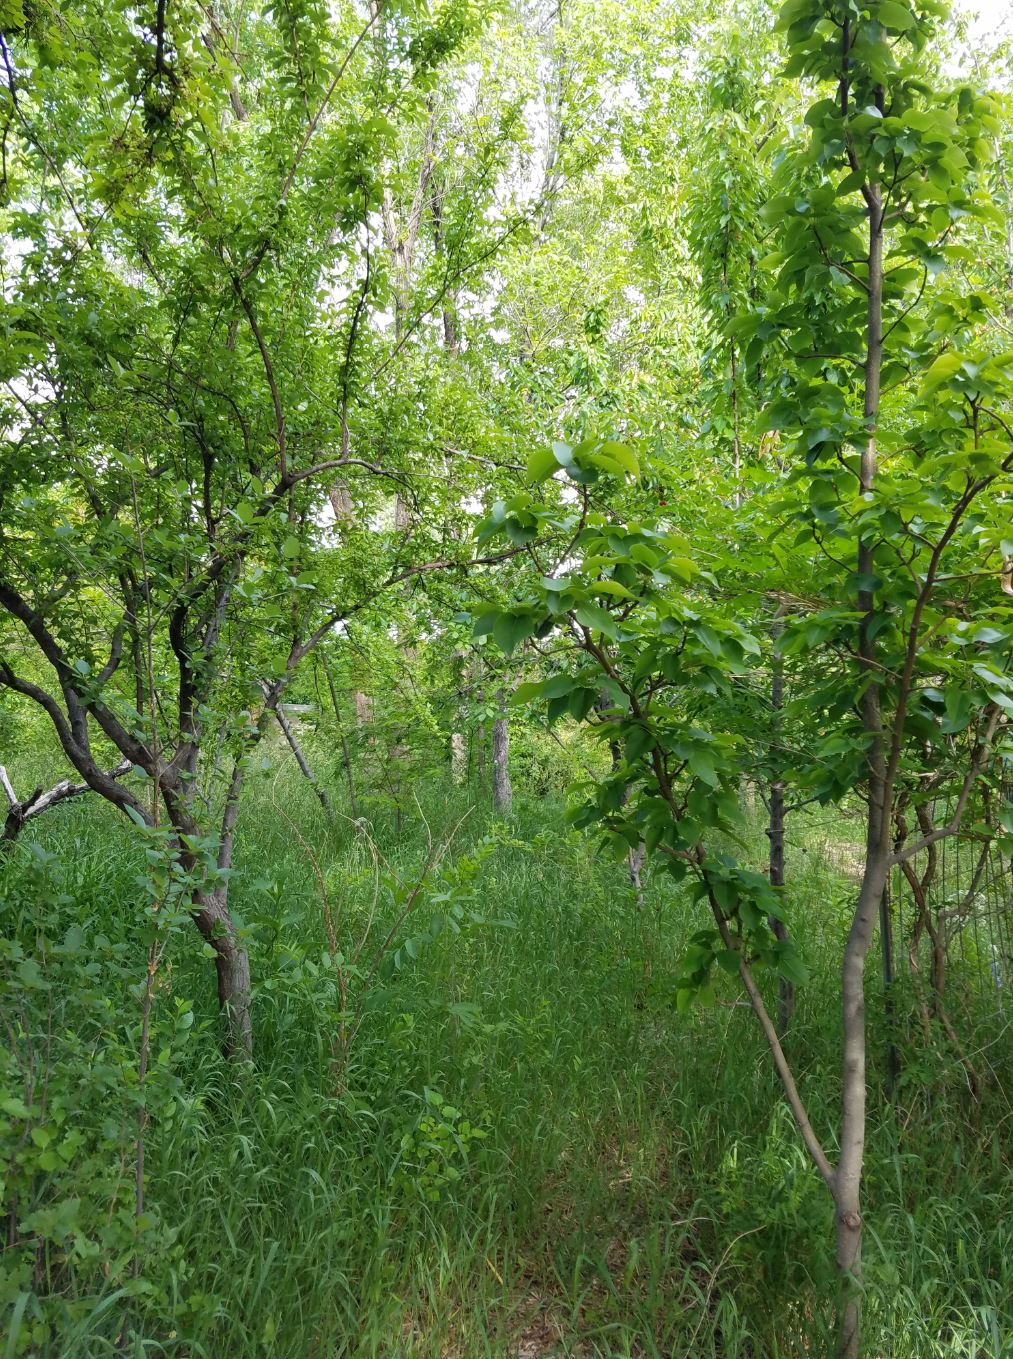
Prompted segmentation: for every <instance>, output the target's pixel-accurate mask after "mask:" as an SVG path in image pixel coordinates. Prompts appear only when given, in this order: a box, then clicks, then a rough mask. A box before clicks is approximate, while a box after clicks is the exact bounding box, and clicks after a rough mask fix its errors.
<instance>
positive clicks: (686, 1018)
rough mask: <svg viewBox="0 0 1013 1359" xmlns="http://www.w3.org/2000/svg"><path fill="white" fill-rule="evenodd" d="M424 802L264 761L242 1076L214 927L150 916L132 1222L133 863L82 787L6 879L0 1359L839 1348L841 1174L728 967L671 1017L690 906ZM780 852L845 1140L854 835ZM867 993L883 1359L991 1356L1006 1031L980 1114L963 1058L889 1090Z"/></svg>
mask: <svg viewBox="0 0 1013 1359" xmlns="http://www.w3.org/2000/svg"><path fill="white" fill-rule="evenodd" d="M412 793H413V796H411V797H410V798H409V799H407V801H406V806H405V808H404V811H403V815H402V817H401V828H400V832H399V833H395V824H394V817H393V814H391V813H390V812H385V811H383V810H382V809H381V810H379V811H378V812H376V814H374V815H372V816H371V818H370V820H369V822H368V824H365V823H359V824H357V823H356V822H355V820H354V819H352V818H350V817H349V816H348V814H347V808H342V807H339V809H338V814H337V816H336V818H335V821H334V823H333V824H331V823H329V822H328V820H327V818H326V817H325V816H324V815H323V813H322V811H321V809H320V808H319V806H318V805H317V804H316V802H315V801H314V798H313V794H312V791H311V790H310V789H309V788H308V787H307V786H306V785H305V784H304V783H302V782H301V781H299V780H298V778H297V777H296V776H294V775H291V774H289V773H288V772H287V770H286V772H285V773H284V775H282V776H278V775H275V774H271V775H269V776H264V777H263V778H262V779H261V781H260V782H259V783H255V784H254V786H253V788H252V790H251V797H250V801H249V804H248V805H247V806H246V808H245V810H244V815H243V820H242V822H241V831H240V837H239V843H238V846H237V853H236V873H235V877H234V880H233V883H232V897H233V905H234V908H235V911H236V914H237V915H238V916H239V918H240V919H241V921H242V922H243V925H244V928H245V930H246V932H247V936H248V939H249V942H250V947H251V951H252V956H253V968H254V977H255V1003H254V1009H255V1026H256V1059H255V1063H254V1065H253V1067H252V1069H249V1070H236V1069H232V1068H229V1067H228V1066H227V1065H226V1064H225V1063H224V1062H223V1061H222V1059H221V1058H220V1057H219V1055H218V1051H217V1041H218V1020H217V1016H216V1013H215V1002H214V995H213V968H212V967H211V965H210V964H209V963H208V961H207V960H206V959H205V958H204V957H203V956H202V955H201V950H200V947H199V939H198V936H197V934H196V931H193V930H192V929H190V927H188V926H186V927H183V926H177V927H174V928H171V929H167V930H166V931H164V932H163V935H162V936H161V945H162V947H163V949H164V951H163V952H162V953H161V956H160V957H159V960H158V967H157V970H156V974H155V979H154V992H153V997H154V1002H153V1014H152V1037H151V1057H150V1070H149V1076H148V1078H147V1081H146V1084H145V1089H144V1094H143V1098H144V1101H145V1102H146V1105H147V1108H148V1111H149V1122H148V1125H147V1130H146V1135H145V1153H146V1160H145V1183H144V1196H143V1197H144V1203H143V1213H142V1214H141V1216H140V1218H139V1219H138V1218H137V1217H136V1207H137V1202H136V1197H135V1195H136V1187H135V1167H136V1143H137V1127H138V1108H139V1105H140V1103H141V1092H140V1091H139V1088H138V1080H137V1062H138V1051H139V1046H140V1024H141V995H142V989H143V979H144V973H145V957H146V949H147V943H146V938H147V936H146V935H145V928H146V920H145V917H146V915H147V909H146V906H147V902H146V897H145V888H144V856H143V850H142V848H141V847H140V845H139V843H138V838H137V836H136V834H135V832H134V829H133V828H132V827H131V826H130V825H129V824H127V823H125V822H123V821H121V820H118V819H117V818H116V817H115V816H114V815H113V814H112V813H110V812H109V811H108V810H107V809H105V808H104V807H101V806H99V805H97V804H96V803H95V802H94V801H91V800H85V799H80V800H78V801H77V802H75V803H71V804H67V805H64V806H62V807H60V808H57V809H55V810H54V811H53V812H52V813H50V814H49V815H48V816H47V818H45V820H44V821H43V820H42V819H40V821H39V822H36V823H34V824H33V825H32V826H31V831H32V835H31V836H30V837H28V838H26V841H25V843H23V844H21V845H19V847H18V849H17V852H16V854H15V855H14V856H13V857H12V859H11V861H10V862H9V863H8V864H7V865H6V867H5V868H4V869H3V877H2V880H0V883H2V900H0V910H2V919H3V936H4V942H3V946H2V947H3V954H2V955H0V957H2V971H0V977H2V984H3V1014H4V1025H5V1038H4V1042H5V1054H4V1057H3V1062H4V1066H3V1072H2V1074H3V1097H4V1098H3V1103H2V1105H0V1150H2V1155H3V1167H2V1170H3V1174H4V1178H5V1184H4V1201H3V1214H5V1215H6V1216H5V1217H3V1226H4V1232H5V1241H6V1243H7V1245H6V1249H5V1251H4V1254H3V1257H2V1259H0V1309H2V1316H3V1320H2V1322H0V1333H2V1334H3V1335H4V1337H5V1339H4V1340H3V1341H0V1356H3V1359H13V1356H15V1355H23V1354H34V1355H39V1356H43V1355H44V1356H54V1359H55V1357H56V1356H59V1357H60V1359H90V1356H96V1359H97V1357H98V1356H103V1355H121V1354H122V1355H129V1356H141V1355H151V1356H157V1355H165V1356H192V1359H252V1356H274V1357H276V1359H314V1357H315V1356H319V1359H337V1356H349V1357H351V1356H356V1359H359V1357H361V1359H365V1356H398V1357H400V1356H404V1359H416V1357H417V1359H423V1356H425V1359H438V1357H439V1359H454V1357H456V1359H485V1357H486V1356H488V1359H493V1356H495V1357H496V1359H500V1357H503V1356H511V1359H513V1357H514V1356H519V1355H522V1356H525V1357H526V1359H533V1357H535V1356H540V1355H574V1356H576V1355H589V1356H590V1355H597V1356H617V1357H619V1356H630V1357H631V1359H632V1356H654V1359H669V1356H682V1355H685V1356H687V1359H688V1357H689V1356H704V1357H705V1359H706V1357H707V1356H714V1359H717V1357H718V1356H720V1359H768V1357H769V1359H778V1357H780V1356H785V1357H787V1356H799V1359H801V1357H802V1356H819V1355H824V1354H827V1353H829V1352H830V1351H829V1345H830V1342H829V1339H828V1333H827V1329H826V1313H827V1302H826V1299H827V1297H828V1295H829V1291H830V1290H831V1289H832V1270H831V1264H832V1262H831V1261H830V1260H829V1259H828V1256H827V1244H826V1243H827V1241H828V1239H829V1236H830V1232H829V1225H830V1204H829V1199H828V1196H827V1194H826V1192H825V1189H824V1188H823V1186H822V1184H821V1182H820V1181H819V1179H818V1177H817V1176H816V1175H815V1174H814V1172H813V1171H812V1170H811V1168H810V1167H809V1165H808V1164H807V1161H806V1158H805V1155H804V1153H803V1151H802V1150H801V1149H800V1145H799V1142H798V1138H797V1137H796V1135H795V1133H794V1130H793V1126H792V1124H791V1121H790V1119H789V1117H788V1115H787V1113H786V1111H785V1109H784V1106H783V1104H782V1102H781V1100H780V1099H779V1097H778V1091H777V1089H776V1087H775V1084H774V1080H773V1077H772V1075H771V1070H770V1065H769V1062H768V1060H767V1057H766V1054H765V1052H764V1050H763V1048H762V1045H761V1040H760V1038H759V1036H758V1033H757V1031H756V1027H755V1022H754V1020H753V1018H752V1016H751V1014H750V1012H749V1011H748V1010H747V1009H746V1008H745V1007H744V1006H743V1004H742V1002H741V999H740V997H739V995H738V994H737V992H736V988H735V984H734V983H733V981H732V980H731V979H729V978H723V979H722V984H721V986H720V987H719V990H718V996H717V1001H716V1003H715V1004H713V1005H711V1006H709V1007H706V1008H697V1009H693V1010H690V1011H689V1012H687V1013H677V1011H676V1008H675V1005H674V977H675V974H676V963H677V959H678V957H679V953H680V950H681V948H682V947H683V945H684V943H685V940H686V938H687V936H688V935H689V934H690V933H691V932H692V930H693V928H694V927H695V924H696V921H695V918H694V915H693V912H692V910H691V909H690V908H688V907H687V906H686V904H685V902H684V901H683V900H682V899H681V898H680V897H678V896H677V895H676V894H675V891H674V889H672V888H671V886H670V885H668V884H667V883H666V882H665V881H654V882H649V883H648V887H647V902H646V906H645V908H644V910H643V911H642V912H638V911H637V910H636V909H635V903H634V898H633V894H632V890H631V887H630V884H629V881H628V879H627V877H626V874H625V869H624V866H623V865H621V864H619V865H616V864H611V863H608V862H606V861H603V860H602V859H601V858H600V857H598V856H597V854H596V852H595V850H594V847H593V845H592V844H591V843H590V842H589V841H588V840H587V839H586V838H584V837H583V836H581V835H579V834H577V833H575V832H573V831H572V830H570V829H569V828H568V827H567V826H566V824H565V821H564V818H563V815H562V809H561V807H559V806H556V805H555V804H553V803H551V802H546V801H541V800H539V801H533V800H532V801H525V800H524V799H520V800H519V805H518V808H517V811H516V815H515V816H514V818H513V819H512V820H511V822H510V823H509V824H508V825H507V824H504V823H499V822H497V821H496V820H495V819H494V818H493V816H492V814H491V812H490V810H489V809H488V807H487V806H486V804H485V801H484V799H478V800H477V804H478V805H474V806H470V805H469V799H468V797H467V796H466V794H465V793H464V792H462V790H457V789H453V788H451V787H449V786H445V785H443V784H442V783H434V782H432V781H427V783H426V785H425V786H419V787H416V788H414V789H413V790H412ZM335 796H337V793H335ZM455 827H456V829H455ZM297 832H298V833H297ZM789 840H790V845H789V854H788V869H789V881H790V882H791V884H792V886H791V912H798V911H805V912H807V913H809V915H810V916H811V915H816V916H818V918H819V919H820V921H821V922H822V928H821V929H819V930H813V929H810V930H808V931H807V936H808V937H810V938H813V939H817V940H818V941H819V943H818V944H817V945H815V946H812V947H809V949H808V951H807V953H806V962H807V964H808V967H809V971H810V974H811V980H810V982H809V984H808V985H806V986H804V987H803V988H802V989H801V993H800V999H799V1007H798V1013H797V1017H796V1023H795V1028H794V1030H793V1033H792V1036H791V1038H790V1050H791V1053H792V1056H793V1058H794V1060H795V1062H796V1063H797V1065H798V1067H799V1069H800V1072H801V1076H800V1084H801V1087H802V1090H803V1094H804V1097H805V1098H806V1100H807V1102H808V1104H809V1107H810V1111H811V1115H812V1119H813V1122H814V1124H815V1125H816V1127H817V1128H818V1129H819V1130H820V1131H821V1133H822V1134H823V1135H824V1136H826V1137H827V1138H828V1139H829V1138H830V1137H831V1136H832V1132H831V1130H832V1127H833V1121H832V1120H833V1107H834V1101H835V1098H836V1093H837V1086H838V1075H837V1060H838V1059H837V1046H836V1039H835V1034H836V1032H837V1017H836V1015H835V1011H834V996H835V993H836V976H835V971H836V966H837V957H838V955H839V947H840V932H841V922H842V919H843V912H844V907H845V905H846V903H847V901H848V894H849V892H850V891H851V883H850V881H849V877H848V872H847V862H846V847H847V844H848V836H847V827H846V826H843V827H842V826H840V825H838V826H836V827H834V826H831V827H830V828H829V829H828V827H827V826H826V825H825V824H823V823H822V822H820V821H819V819H818V818H810V819H809V820H808V821H806V822H804V823H803V821H802V818H801V817H797V818H796V819H795V823H794V826H793V828H792V830H791V831H790V835H789ZM830 842H833V843H835V844H838V845H843V846H845V855H844V863H843V867H842V865H841V863H840V862H834V861H833V860H834V856H833V855H830V854H828V853H827V852H826V845H827V844H828V843H830ZM431 846H432V847H431ZM757 846H758V848H757V851H756V852H757V855H758V856H760V855H761V854H762V836H759V835H758V836H757ZM427 859H429V860H437V861H438V862H436V863H435V866H434V867H432V868H431V870H430V872H429V874H428V877H427V879H426V882H425V883H424V885H423V887H422V889H421V890H420V891H419V892H417V893H416V895H415V897H414V898H413V899H412V900H411V903H410V909H409V910H408V912H407V914H405V915H404V919H403V920H401V922H400V924H399V923H398V918H399V916H401V915H402V913H403V911H404V905H405V902H406V900H407V899H408V897H409V896H410V894H411V888H412V887H413V885H414V884H416V883H417V882H418V878H419V874H420V871H421V869H422V867H423V865H424V864H425V862H426V861H427ZM328 917H329V919H330V933H329V929H328ZM367 927H368V928H367ZM388 934H390V935H391V942H390V947H389V948H388V949H387V951H386V953H385V954H383V956H382V957H380V958H379V959H377V958H376V956H375V955H376V953H377V950H378V948H379V945H380V943H381V942H382V941H383V940H384V939H386V937H387V936H388ZM332 935H333V942H332ZM364 936H365V937H366V944H365V946H363V948H362V949H361V951H359V952H357V950H358V945H359V941H360V940H361V939H362V938H363V937H364ZM334 943H336V945H337V952H336V953H335V952H334V948H333V944H334ZM374 963H375V966H374ZM870 996H871V998H872V999H871V1022H872V1024H873V1027H874V1030H875V1032H876V1034H877V1035H878V1036H877V1041H876V1043H875V1045H874V1051H873V1070H872V1073H871V1077H872V1092H871V1099H872V1116H871V1126H870V1148H869V1156H868V1200H867V1223H868V1247H867V1249H868V1282H867V1292H868V1298H867V1316H868V1326H867V1331H868V1342H867V1343H868V1353H869V1354H870V1355H876V1356H884V1359H885V1356H891V1357H892V1359H893V1357H895V1359H909V1357H910V1359H915V1357H916V1356H917V1357H918V1359H922V1357H924V1359H930V1357H931V1359H937V1357H938V1359H944V1357H945V1359H958V1356H959V1357H961V1359H963V1357H964V1356H966V1359H983V1357H985V1356H987V1359H1000V1356H1008V1355H1009V1354H1010V1353H1011V1352H1013V1351H1011V1348H1010V1346H1011V1340H1010V1327H1011V1299H1013V1226H1011V1225H1010V1223H1009V1219H1008V1216H1007V1214H1006V1211H1005V1206H1006V1205H1007V1204H1008V1202H1009V1200H1010V1193H1011V1190H1013V1176H1011V1172H1010V1164H1009V1146H1010V1129H1011V1126H1013V1108H1011V1106H1010V1103H1009V1099H1008V1095H1007V1093H1005V1092H1006V1091H1008V1090H1009V1089H1010V1088H1011V1086H1010V1084H1009V1082H1008V1081H1007V1080H1006V1077H1007V1076H1008V1074H1009V1073H1008V1066H1004V1063H1005V1052H1006V1051H1007V1050H1008V1033H1006V1037H1004V1038H1002V1039H1000V1040H999V1041H998V1043H996V1042H995V1035H996V1033H999V1032H1003V1031H1005V1021H1004V1020H1002V1018H1001V1016H1000V1022H999V1023H998V1024H997V1023H996V1022H995V1017H994V1015H993V1016H992V1019H991V1021H990V1026H989V1028H988V1030H987V1031H988V1032H989V1033H990V1034H991V1038H990V1040H989V1042H990V1043H991V1045H992V1046H991V1048H990V1051H989V1053H988V1068H987V1069H988V1072H989V1079H988V1081H987V1083H986V1088H985V1091H984V1094H983V1098H982V1101H981V1104H980V1105H975V1104H974V1102H973V1101H972V1100H971V1099H970V1098H969V1097H968V1095H967V1091H966V1089H965V1088H964V1086H963V1084H962V1082H961V1079H960V1074H961V1069H960V1066H959V1063H958V1062H956V1061H955V1060H954V1058H953V1056H952V1054H949V1055H948V1054H947V1053H946V1052H945V1051H944V1050H942V1049H940V1051H938V1052H937V1053H935V1054H934V1055H930V1056H929V1057H924V1056H922V1057H920V1058H919V1059H918V1060H917V1061H915V1060H914V1058H913V1057H912V1059H911V1061H910V1062H908V1063H906V1064H905V1068H904V1073H903V1077H902V1085H901V1091H900V1096H899V1099H898V1103H897V1106H896V1108H891V1107H890V1106H889V1105H888V1104H887V1103H886V1101H885V1100H884V1096H883V1073H884V1069H885V1052H884V1044H883V1042H882V1041H881V1035H882V1033H883V1025H884V1013H883V1007H882V1003H881V1002H880V1001H879V999H878V991H877V988H876V984H875V978H874V976H873V974H872V973H870ZM986 1001H987V1004H989V1005H992V1006H993V1008H994V1006H995V1005H997V1004H998V1003H999V998H998V997H997V998H995V999H994V1000H987V998H986ZM986 1001H979V1002H977V1003H978V1004H986ZM904 1003H905V1002H904V996H903V994H902V993H899V995H898V1000H897V1006H896V1010H897V1013H896V1014H895V1023H896V1025H897V1032H898V1034H899V1036H900V1038H901V1041H902V1046H903V1036H904V1032H905V1029H904V1024H905V1013H906V1012H905V1010H904ZM342 1016H343V1017H344V1025H343V1027H342ZM968 1024H969V1026H970V1027H969V1029H968V1032H969V1034H970V1038H969V1042H970V1043H972V1044H973V1043H974V1042H976V1041H977V1039H976V1037H975V1034H976V1032H977V1030H976V1029H975V1027H974V1015H973V1014H970V1015H969V1017H968Z"/></svg>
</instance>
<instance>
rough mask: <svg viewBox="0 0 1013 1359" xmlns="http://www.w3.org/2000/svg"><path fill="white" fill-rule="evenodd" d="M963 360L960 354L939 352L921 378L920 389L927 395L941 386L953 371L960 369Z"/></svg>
mask: <svg viewBox="0 0 1013 1359" xmlns="http://www.w3.org/2000/svg"><path fill="white" fill-rule="evenodd" d="M963 362H964V356H963V355H962V354H954V353H952V352H947V353H945V354H940V355H939V357H938V358H937V359H935V360H934V361H933V362H932V363H931V364H930V365H929V367H928V369H927V370H926V372H925V376H924V378H922V391H923V392H924V393H925V394H926V395H928V393H930V392H934V391H935V390H936V388H937V387H941V386H942V384H943V383H944V382H946V381H947V380H948V379H949V378H951V377H952V376H953V375H954V373H956V372H958V371H959V370H960V367H961V365H962V364H963Z"/></svg>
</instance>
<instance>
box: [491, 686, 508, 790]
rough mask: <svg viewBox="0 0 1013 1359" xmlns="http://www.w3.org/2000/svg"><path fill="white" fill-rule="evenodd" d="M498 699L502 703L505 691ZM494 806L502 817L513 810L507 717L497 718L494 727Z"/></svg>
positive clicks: (497, 695) (500, 690) (499, 693)
mask: <svg viewBox="0 0 1013 1359" xmlns="http://www.w3.org/2000/svg"><path fill="white" fill-rule="evenodd" d="M496 697H497V699H498V700H499V701H500V703H502V701H503V690H502V689H499V690H498V691H497V694H496ZM492 805H493V807H494V808H495V809H496V811H497V812H499V813H500V815H501V816H509V815H510V813H511V811H512V810H513V789H512V788H511V786H510V721H509V718H507V717H506V716H500V717H497V718H496V721H495V722H494V723H493V726H492Z"/></svg>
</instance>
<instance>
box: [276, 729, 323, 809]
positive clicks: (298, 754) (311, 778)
mask: <svg viewBox="0 0 1013 1359" xmlns="http://www.w3.org/2000/svg"><path fill="white" fill-rule="evenodd" d="M274 715H275V717H276V718H277V720H278V726H279V727H281V730H282V734H283V735H284V737H285V740H286V741H287V742H288V745H289V749H290V750H291V752H292V754H293V755H294V756H295V762H296V764H297V765H298V766H299V770H300V772H301V774H302V776H303V778H304V779H305V780H306V781H307V783H309V785H310V787H311V788H312V789H313V791H314V793H316V795H317V798H318V799H319V801H320V805H321V807H323V809H324V812H325V813H326V815H327V819H328V821H331V822H333V820H334V808H333V807H332V806H331V799H330V797H329V796H328V793H327V789H326V788H325V787H324V786H323V785H322V784H321V782H320V780H319V779H318V778H317V776H316V775H315V774H314V772H313V770H312V769H311V768H310V765H309V761H308V760H307V759H306V756H305V755H304V754H303V749H302V746H301V745H300V744H299V741H298V738H297V737H296V734H295V732H294V731H293V730H292V725H291V723H290V722H289V720H288V718H287V717H286V716H285V714H284V713H283V712H282V710H281V705H280V704H279V705H278V707H276V708H275V710H274Z"/></svg>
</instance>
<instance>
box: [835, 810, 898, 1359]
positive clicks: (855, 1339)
mask: <svg viewBox="0 0 1013 1359" xmlns="http://www.w3.org/2000/svg"><path fill="white" fill-rule="evenodd" d="M877 830H878V828H877V827H876V826H875V822H873V825H871V826H870V840H869V845H868V849H867V852H866V862H865V874H864V877H863V879H862V886H861V890H860V892H859V895H858V905H857V907H856V909H855V916H854V920H853V921H852V925H851V931H850V933H849V935H848V942H847V946H846V948H845V950H844V967H843V973H842V1001H843V1024H844V1053H843V1055H844V1063H843V1067H844V1070H843V1085H842V1090H841V1113H842V1118H841V1155H840V1160H839V1162H838V1165H837V1172H836V1174H835V1176H834V1210H835V1217H836V1240H837V1269H838V1271H839V1275H840V1280H841V1292H842V1296H841V1301H840V1314H839V1324H838V1354H839V1356H840V1359H857V1356H858V1353H859V1327H860V1323H861V1292H860V1289H861V1279H862V1214H861V1206H862V1205H861V1190H862V1165H863V1161H864V1158H865V1122H866V1120H865V1099H866V1077H865V1049H866V1039H865V959H866V955H867V954H868V952H869V947H870V945H871V943H872V936H873V933H874V931H875V928H876V921H877V919H878V916H879V904H880V901H881V900H882V896H883V891H884V889H885V887H886V876H887V862H888V850H887V849H886V848H885V847H884V846H883V845H882V844H881V843H879V842H878V836H874V834H873V832H875V831H877Z"/></svg>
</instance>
